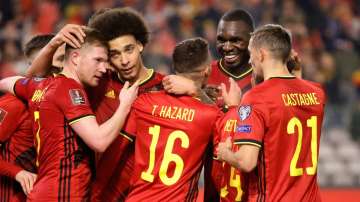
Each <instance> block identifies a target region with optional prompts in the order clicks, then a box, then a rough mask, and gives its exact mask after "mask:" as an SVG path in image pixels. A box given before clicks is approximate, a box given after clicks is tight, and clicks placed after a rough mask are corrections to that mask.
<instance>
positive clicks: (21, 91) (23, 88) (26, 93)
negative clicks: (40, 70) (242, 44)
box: [14, 78, 40, 101]
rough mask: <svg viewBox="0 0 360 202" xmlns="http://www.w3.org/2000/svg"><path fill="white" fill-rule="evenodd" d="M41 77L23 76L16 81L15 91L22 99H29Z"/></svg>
mask: <svg viewBox="0 0 360 202" xmlns="http://www.w3.org/2000/svg"><path fill="white" fill-rule="evenodd" d="M39 81H40V79H39V78H22V79H19V80H17V81H16V82H15V85H14V93H15V95H16V96H17V97H19V98H20V99H23V100H26V101H28V100H29V99H30V97H31V96H32V94H33V92H34V90H35V87H36V86H37V84H39Z"/></svg>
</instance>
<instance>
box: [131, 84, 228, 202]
mask: <svg viewBox="0 0 360 202" xmlns="http://www.w3.org/2000/svg"><path fill="white" fill-rule="evenodd" d="M205 112H206V113H205ZM221 116H222V112H221V111H220V109H218V108H217V107H216V106H213V105H206V104H203V103H201V102H200V101H199V100H197V99H195V98H192V97H189V96H171V95H169V94H167V93H165V92H164V91H160V92H154V93H146V94H143V95H141V96H139V97H138V99H137V100H136V101H135V103H134V104H133V110H132V112H131V113H130V116H129V118H128V121H127V124H126V126H125V132H126V134H128V136H129V137H132V138H133V139H134V140H135V164H134V173H133V177H132V181H131V182H132V185H131V189H130V193H129V195H128V197H127V198H126V201H195V200H196V198H197V193H198V180H199V176H200V172H201V169H202V165H203V159H204V154H205V151H206V147H207V144H208V143H209V142H210V141H214V139H216V138H218V136H217V134H216V133H214V132H216V131H217V130H216V128H215V127H214V126H216V121H217V120H218V118H219V117H221Z"/></svg>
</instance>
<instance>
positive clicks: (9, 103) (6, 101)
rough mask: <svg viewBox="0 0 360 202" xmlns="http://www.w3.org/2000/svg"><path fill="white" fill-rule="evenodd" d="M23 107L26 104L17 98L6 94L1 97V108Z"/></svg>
mask: <svg viewBox="0 0 360 202" xmlns="http://www.w3.org/2000/svg"><path fill="white" fill-rule="evenodd" d="M5 106H6V107H22V106H25V104H24V103H23V102H22V101H21V100H20V99H19V98H18V97H16V96H14V95H12V94H10V93H6V94H4V95H3V96H1V97H0V107H5Z"/></svg>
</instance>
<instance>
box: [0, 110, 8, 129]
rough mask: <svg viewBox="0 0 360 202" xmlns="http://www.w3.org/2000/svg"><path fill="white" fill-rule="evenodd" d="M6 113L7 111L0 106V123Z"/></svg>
mask: <svg viewBox="0 0 360 202" xmlns="http://www.w3.org/2000/svg"><path fill="white" fill-rule="evenodd" d="M6 115H7V111H5V110H3V109H1V108H0V125H1V124H2V122H3V121H4V119H5V116H6Z"/></svg>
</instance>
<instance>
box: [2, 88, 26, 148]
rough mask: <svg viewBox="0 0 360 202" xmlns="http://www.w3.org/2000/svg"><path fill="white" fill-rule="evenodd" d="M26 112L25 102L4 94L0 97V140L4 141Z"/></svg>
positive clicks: (14, 129)
mask: <svg viewBox="0 0 360 202" xmlns="http://www.w3.org/2000/svg"><path fill="white" fill-rule="evenodd" d="M24 113H26V107H25V104H24V103H22V102H21V101H20V100H19V99H17V98H16V97H15V96H13V95H10V94H6V95H4V96H3V97H2V98H1V99H0V142H5V141H6V140H7V139H8V138H9V137H11V135H12V134H13V133H14V132H15V131H16V129H17V128H18V127H19V125H20V124H21V122H22V121H23V116H24Z"/></svg>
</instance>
